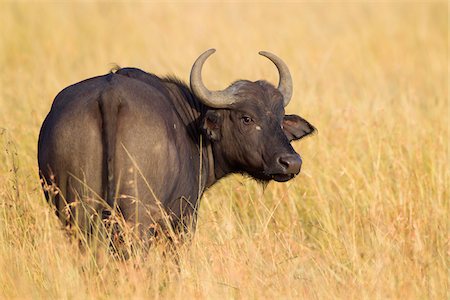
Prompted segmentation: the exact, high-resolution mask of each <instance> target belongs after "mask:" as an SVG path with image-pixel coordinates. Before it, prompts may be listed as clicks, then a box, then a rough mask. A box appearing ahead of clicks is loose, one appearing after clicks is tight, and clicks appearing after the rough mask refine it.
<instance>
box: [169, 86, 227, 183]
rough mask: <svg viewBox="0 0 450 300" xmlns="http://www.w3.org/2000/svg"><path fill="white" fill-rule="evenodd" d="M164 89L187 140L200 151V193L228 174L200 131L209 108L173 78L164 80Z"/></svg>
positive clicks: (216, 152) (217, 152)
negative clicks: (183, 127)
mask: <svg viewBox="0 0 450 300" xmlns="http://www.w3.org/2000/svg"><path fill="white" fill-rule="evenodd" d="M165 82H166V87H167V89H168V91H169V93H170V94H171V99H173V102H174V103H173V104H174V108H175V110H176V113H177V115H178V117H179V118H180V120H181V121H182V122H183V124H184V125H185V126H186V128H187V133H188V135H189V138H190V139H191V140H192V141H193V143H194V144H195V145H197V147H198V150H200V149H201V154H200V151H199V155H200V156H201V165H200V166H199V169H198V172H200V171H201V174H202V176H201V178H202V183H201V192H203V191H204V190H205V189H206V188H209V187H210V186H212V185H213V184H214V183H216V182H217V181H218V180H219V179H220V178H222V177H224V176H226V175H228V174H229V173H230V172H229V171H228V168H227V167H226V164H225V162H224V161H222V160H221V159H220V157H221V155H220V151H218V150H217V147H215V146H214V145H213V144H212V143H211V142H210V141H209V139H208V138H207V137H206V136H205V135H204V133H203V131H202V129H201V128H202V121H203V118H204V115H205V113H206V111H207V110H208V109H209V107H207V106H205V105H204V104H203V103H202V102H201V101H200V100H199V99H198V98H197V97H196V96H195V95H194V94H193V93H192V91H191V90H190V88H189V87H188V86H187V85H186V84H184V83H183V82H181V81H178V80H176V79H173V78H169V79H165Z"/></svg>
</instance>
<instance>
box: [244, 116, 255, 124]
mask: <svg viewBox="0 0 450 300" xmlns="http://www.w3.org/2000/svg"><path fill="white" fill-rule="evenodd" d="M241 120H242V123H243V124H244V125H250V123H252V121H253V120H252V118H250V117H249V116H243V117H242V119H241Z"/></svg>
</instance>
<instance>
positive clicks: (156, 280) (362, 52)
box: [0, 3, 450, 299]
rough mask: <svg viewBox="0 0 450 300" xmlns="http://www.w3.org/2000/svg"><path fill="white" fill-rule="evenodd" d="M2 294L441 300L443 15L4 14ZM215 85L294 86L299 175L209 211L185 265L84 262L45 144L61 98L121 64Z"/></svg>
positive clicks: (377, 11)
mask: <svg viewBox="0 0 450 300" xmlns="http://www.w3.org/2000/svg"><path fill="white" fill-rule="evenodd" d="M0 20H1V21H0V22H1V23H0V39H1V40H0V66H1V71H0V146H1V148H0V149H1V152H0V298H2V299H3V298H58V299H61V298H77V299H85V298H108V299H109V298H117V299H123V298H129V297H131V298H136V299H141V298H158V297H161V298H183V299H186V298H197V297H202V298H267V299H271V298H273V299H280V298H296V299H298V298H319V299H323V298H329V299H335V298H342V299H348V298H357V299H361V298H378V299H385V298H397V299H424V298H432V299H446V298H448V292H447V291H448V289H449V288H448V268H449V264H448V261H449V258H448V254H449V252H448V247H449V245H448V233H449V230H448V220H449V217H450V216H449V202H448V199H449V198H450V193H449V171H448V170H449V168H448V162H449V152H448V138H449V130H448V129H449V127H448V116H449V112H448V94H447V93H448V74H447V66H448V54H447V51H448V46H447V45H448V44H447V43H448V16H447V5H446V4H445V3H442V4H439V3H435V4H413V3H404V4H388V3H384V4H376V3H372V4H360V5H356V4H311V5H306V4H294V3H291V4H261V5H256V4H250V3H249V4H240V5H237V4H230V5H223V4H169V5H163V4H160V3H159V4H154V5H150V4H133V5H122V4H63V3H61V4H52V5H51V4H33V3H21V4H7V3H2V4H0ZM211 47H214V48H216V49H217V50H218V51H217V53H216V54H215V55H214V56H213V57H212V58H211V60H210V61H208V63H207V64H206V65H205V70H204V72H205V73H204V78H205V82H206V84H207V85H208V86H209V87H210V88H211V89H219V88H223V87H225V86H226V85H228V84H229V83H230V82H232V81H233V80H235V79H238V78H246V79H251V80H256V79H261V78H265V79H267V80H269V81H271V82H274V83H276V80H277V73H276V70H275V68H274V67H273V65H272V64H270V63H269V62H267V61H266V60H265V59H263V58H261V57H260V56H259V55H257V52H258V51H259V50H269V51H271V52H273V53H276V54H277V55H279V56H280V57H282V58H283V59H284V60H285V61H286V62H287V63H288V65H289V66H290V69H291V72H292V74H293V77H294V81H295V86H294V99H293V100H292V102H291V104H290V106H289V107H288V112H292V113H297V114H300V115H302V116H303V117H305V118H306V119H307V120H308V121H310V122H311V123H312V124H314V125H315V126H316V127H317V128H318V130H319V134H318V135H315V136H313V137H310V138H307V139H305V140H302V141H301V142H299V143H296V144H295V148H296V149H297V150H298V151H299V152H300V153H301V155H302V158H303V161H304V164H303V168H302V174H301V176H299V177H298V178H296V179H295V180H293V181H290V182H288V183H285V184H280V183H271V184H269V185H268V187H267V188H265V189H263V188H262V187H261V186H259V185H258V184H257V183H255V182H253V181H252V180H250V179H247V178H243V177H241V176H231V177H229V178H227V179H225V180H223V181H221V182H219V183H218V184H217V185H216V186H214V187H213V188H212V189H211V190H210V191H208V192H207V193H206V194H205V195H204V197H203V200H202V203H201V206H200V212H199V224H198V229H197V231H196V233H195V235H194V236H193V238H192V241H191V242H190V243H188V244H186V245H183V246H182V247H180V249H178V253H177V255H176V256H177V257H178V258H177V260H176V261H175V260H174V259H173V258H172V257H168V255H166V254H164V248H165V247H164V245H163V243H162V244H161V245H159V244H158V245H155V246H154V247H153V248H152V250H151V251H149V253H147V254H142V253H141V254H139V255H137V256H134V257H132V258H131V259H129V260H128V261H126V262H122V261H120V260H115V259H113V258H112V257H111V256H109V255H106V254H105V253H103V254H102V253H97V252H95V251H94V250H93V249H87V251H80V249H79V247H78V244H77V243H76V242H74V241H73V240H72V239H70V238H69V237H67V236H66V234H65V232H64V231H63V230H62V229H61V225H60V223H59V221H58V220H57V219H56V217H55V216H54V214H53V212H52V211H51V209H50V208H49V206H48V205H47V204H46V202H45V200H44V197H43V194H42V191H41V188H40V184H39V179H38V170H37V159H36V148H37V146H36V145H37V136H38V133H39V128H40V125H41V123H42V121H43V118H44V117H45V115H46V114H47V112H48V110H49V108H50V105H51V102H52V100H53V98H54V97H55V95H56V94H57V93H58V92H59V91H60V90H61V89H62V88H64V87H66V86H67V85H69V84H73V83H75V82H77V81H80V80H82V79H85V78H88V77H92V76H96V75H100V74H104V73H106V72H107V71H108V70H109V69H110V68H111V67H112V64H113V63H117V64H119V65H121V66H136V67H140V68H143V69H145V70H147V71H150V72H154V73H156V74H159V75H167V74H175V75H177V76H178V77H180V78H181V79H183V80H187V79H188V76H189V71H190V67H191V65H192V63H193V61H194V59H195V58H196V57H197V56H198V55H199V54H200V53H201V52H203V51H204V50H206V49H208V48H211Z"/></svg>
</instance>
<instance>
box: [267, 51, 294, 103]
mask: <svg viewBox="0 0 450 300" xmlns="http://www.w3.org/2000/svg"><path fill="white" fill-rule="evenodd" d="M259 54H260V55H262V56H265V57H267V58H268V59H270V60H271V61H272V62H273V63H274V64H275V66H276V67H277V69H278V73H279V75H280V81H279V83H278V90H279V91H280V93H281V95H283V99H284V100H283V101H284V106H287V105H288V104H289V101H291V97H292V77H291V73H289V69H288V67H287V65H286V64H285V63H284V62H283V61H282V60H281V59H280V58H279V57H278V56H276V55H275V54H272V53H270V52H267V51H260V52H259Z"/></svg>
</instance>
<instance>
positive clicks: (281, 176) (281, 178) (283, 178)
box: [270, 174, 295, 182]
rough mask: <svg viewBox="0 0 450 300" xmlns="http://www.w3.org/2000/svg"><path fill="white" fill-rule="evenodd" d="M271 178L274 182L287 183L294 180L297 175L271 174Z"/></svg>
mask: <svg viewBox="0 0 450 300" xmlns="http://www.w3.org/2000/svg"><path fill="white" fill-rule="evenodd" d="M270 177H271V179H272V180H275V181H278V182H285V181H288V180H291V179H292V178H294V177H295V174H271V175H270Z"/></svg>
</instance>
